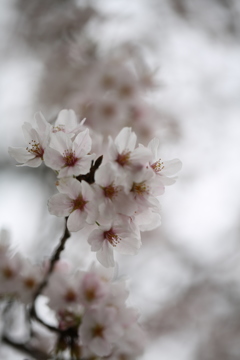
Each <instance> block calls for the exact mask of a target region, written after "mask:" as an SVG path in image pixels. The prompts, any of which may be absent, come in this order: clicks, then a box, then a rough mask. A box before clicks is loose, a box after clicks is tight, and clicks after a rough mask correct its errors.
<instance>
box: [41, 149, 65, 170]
mask: <svg viewBox="0 0 240 360" xmlns="http://www.w3.org/2000/svg"><path fill="white" fill-rule="evenodd" d="M43 158H44V161H45V164H46V166H48V167H50V168H51V169H54V170H60V169H61V167H62V166H64V160H63V157H62V155H61V154H60V153H59V152H58V151H57V150H55V149H52V148H50V147H48V148H47V149H46V150H45V152H44V155H43Z"/></svg>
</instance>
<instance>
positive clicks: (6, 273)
mask: <svg viewBox="0 0 240 360" xmlns="http://www.w3.org/2000/svg"><path fill="white" fill-rule="evenodd" d="M2 273H3V276H4V277H5V278H7V279H11V278H13V277H14V275H15V273H14V271H13V270H12V269H11V268H10V267H9V266H6V267H4V268H3V269H2Z"/></svg>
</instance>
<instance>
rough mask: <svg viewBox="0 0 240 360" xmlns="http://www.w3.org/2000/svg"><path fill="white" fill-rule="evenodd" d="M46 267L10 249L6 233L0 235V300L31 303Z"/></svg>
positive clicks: (2, 232)
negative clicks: (34, 263)
mask: <svg viewBox="0 0 240 360" xmlns="http://www.w3.org/2000/svg"><path fill="white" fill-rule="evenodd" d="M45 272H46V267H45V268H44V266H38V265H33V264H32V262H31V261H30V260H28V259H26V258H24V257H23V256H21V255H20V254H19V253H14V252H13V251H12V250H11V249H10V243H9V240H8V236H7V233H6V232H5V231H3V230H2V231H1V233H0V298H8V299H18V300H20V301H21V302H22V303H24V304H29V303H31V302H32V299H33V294H34V292H35V291H36V289H37V287H38V286H39V284H40V283H41V281H42V280H43V277H44V275H45Z"/></svg>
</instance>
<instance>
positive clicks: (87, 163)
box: [74, 154, 95, 176]
mask: <svg viewBox="0 0 240 360" xmlns="http://www.w3.org/2000/svg"><path fill="white" fill-rule="evenodd" d="M94 158H95V154H91V155H84V156H83V157H81V156H80V159H79V160H78V161H77V162H76V164H75V166H74V175H75V176H78V175H80V174H81V175H85V174H87V173H88V172H89V171H90V167H91V163H92V160H93V159H94Z"/></svg>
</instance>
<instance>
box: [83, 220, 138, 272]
mask: <svg viewBox="0 0 240 360" xmlns="http://www.w3.org/2000/svg"><path fill="white" fill-rule="evenodd" d="M88 242H89V244H90V245H91V250H92V251H95V252H97V259H98V260H99V262H100V263H101V264H102V265H103V266H105V267H112V266H114V264H115V262H114V256H113V249H115V250H116V251H118V252H119V253H121V254H131V255H134V254H136V253H137V252H138V249H139V248H140V246H141V239H140V233H139V231H138V229H137V227H136V226H134V224H133V223H130V222H127V221H126V220H125V221H122V222H120V221H118V222H115V223H112V224H110V225H108V226H99V228H98V229H96V230H93V231H92V233H90V235H89V238H88Z"/></svg>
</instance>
